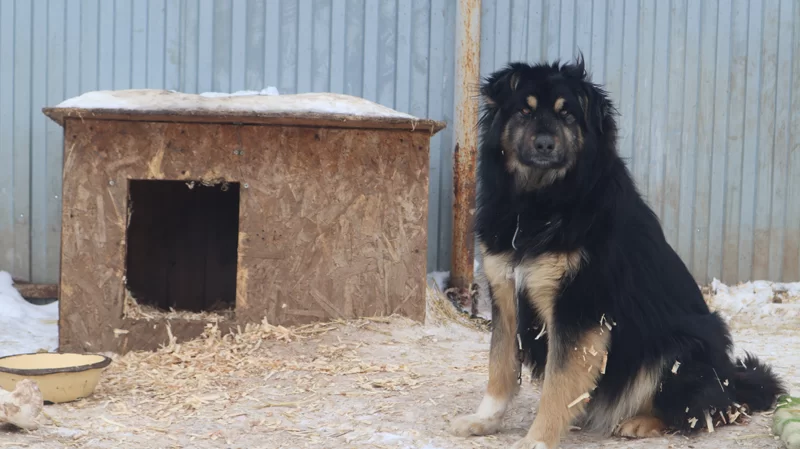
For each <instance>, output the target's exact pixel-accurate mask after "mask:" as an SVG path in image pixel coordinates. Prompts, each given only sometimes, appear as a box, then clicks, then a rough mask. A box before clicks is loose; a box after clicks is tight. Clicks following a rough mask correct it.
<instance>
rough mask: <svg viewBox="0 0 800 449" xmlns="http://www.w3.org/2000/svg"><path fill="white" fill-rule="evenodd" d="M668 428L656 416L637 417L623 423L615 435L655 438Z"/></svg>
mask: <svg viewBox="0 0 800 449" xmlns="http://www.w3.org/2000/svg"><path fill="white" fill-rule="evenodd" d="M666 428H667V426H666V425H665V424H664V421H662V420H660V419H658V418H656V417H655V416H652V415H637V416H634V417H632V418H628V419H626V420H625V421H623V422H622V424H620V425H619V427H617V429H616V430H615V431H614V434H615V435H618V436H621V437H628V438H653V437H660V436H661V435H662V434H663V433H664V429H666Z"/></svg>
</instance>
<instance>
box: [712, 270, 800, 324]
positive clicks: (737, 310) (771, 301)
mask: <svg viewBox="0 0 800 449" xmlns="http://www.w3.org/2000/svg"><path fill="white" fill-rule="evenodd" d="M707 300H708V305H709V307H710V308H711V309H712V310H715V311H717V312H719V313H720V315H722V317H723V318H724V319H725V320H726V321H729V322H734V323H738V322H739V321H742V323H741V324H747V325H759V324H760V325H778V324H785V325H790V324H791V323H793V322H797V323H798V324H800V282H792V283H780V282H769V281H752V282H745V283H741V284H737V285H733V286H728V285H725V284H723V283H722V282H720V281H719V280H717V279H714V280H713V281H712V282H711V294H710V295H709V297H708V298H707Z"/></svg>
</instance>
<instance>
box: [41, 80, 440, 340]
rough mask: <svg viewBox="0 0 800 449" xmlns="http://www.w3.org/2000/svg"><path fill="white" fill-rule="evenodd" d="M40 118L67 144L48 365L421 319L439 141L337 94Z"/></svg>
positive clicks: (82, 105)
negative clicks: (240, 332)
mask: <svg viewBox="0 0 800 449" xmlns="http://www.w3.org/2000/svg"><path fill="white" fill-rule="evenodd" d="M44 113H45V114H46V115H47V116H48V117H50V118H51V119H53V120H54V121H56V122H57V123H59V124H61V125H62V126H63V128H64V151H65V154H64V184H63V217H62V247H61V279H60V293H61V294H60V304H61V305H60V323H59V325H60V337H59V340H60V349H61V350H68V351H95V352H96V351H116V352H119V353H124V352H127V351H129V350H133V349H153V348H156V347H157V346H158V345H160V344H164V343H166V342H167V341H168V333H167V323H169V328H170V331H171V333H172V334H173V335H174V336H175V337H176V338H177V339H178V340H179V341H180V340H185V339H188V338H193V337H196V336H198V335H199V334H201V333H202V331H203V329H204V328H205V326H206V325H207V323H208V322H209V320H213V321H216V322H218V323H219V325H220V327H222V328H223V329H226V328H230V327H231V326H236V325H244V324H245V323H253V322H255V323H259V322H262V320H264V319H266V320H267V322H269V323H270V324H279V325H294V324H303V323H309V322H313V321H320V320H329V319H337V318H355V317H362V316H379V315H389V314H393V313H396V314H400V315H404V316H408V317H410V318H412V319H415V320H422V319H423V318H424V315H425V264H426V248H427V235H426V227H427V210H428V157H429V143H430V138H431V136H432V135H433V134H435V133H436V132H438V131H439V130H441V129H442V128H444V124H443V123H441V122H436V121H432V120H424V119H418V118H415V117H412V116H409V115H406V114H402V113H399V112H396V111H394V110H391V109H388V108H385V107H383V106H380V105H377V104H375V103H372V102H369V101H366V100H364V99H361V98H356V97H350V96H343V95H334V94H301V95H286V96H283V95H280V96H270V95H259V94H258V93H254V94H250V95H228V96H218V95H188V94H181V93H176V92H169V91H160V90H158V91H156V90H128V91H104V92H90V93H87V94H84V95H82V96H80V97H76V98H73V99H70V100H67V101H65V102H63V103H61V104H59V105H58V106H56V107H53V108H45V109H44Z"/></svg>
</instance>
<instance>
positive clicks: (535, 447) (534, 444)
mask: <svg viewBox="0 0 800 449" xmlns="http://www.w3.org/2000/svg"><path fill="white" fill-rule="evenodd" d="M511 449H552V448H550V446H548V445H547V444H545V443H542V442H541V441H535V440H529V439H528V438H523V439H521V440H519V441H517V442H516V443H514V445H513V446H511Z"/></svg>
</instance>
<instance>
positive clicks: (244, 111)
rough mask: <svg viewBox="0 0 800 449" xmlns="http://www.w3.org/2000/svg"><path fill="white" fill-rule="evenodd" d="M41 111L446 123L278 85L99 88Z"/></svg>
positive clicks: (370, 124)
mask: <svg viewBox="0 0 800 449" xmlns="http://www.w3.org/2000/svg"><path fill="white" fill-rule="evenodd" d="M43 111H44V113H45V114H46V115H47V116H48V117H50V118H51V119H53V120H54V121H56V122H57V123H59V124H61V125H63V124H64V119H66V118H69V117H76V118H82V119H86V118H95V119H114V120H120V119H122V120H145V121H173V122H185V121H191V122H216V123H219V122H222V123H259V124H278V125H289V126H291V125H317V126H336V127H349V128H372V129H382V128H392V129H409V130H419V131H428V132H431V133H435V132H437V131H439V130H441V129H443V128H444V126H445V124H444V123H442V122H437V121H434V120H429V119H421V118H417V117H414V116H412V115H409V114H405V113H402V112H398V111H395V110H394V109H391V108H388V107H385V106H382V105H379V104H377V103H373V102H371V101H369V100H366V99H363V98H359V97H354V96H350V95H342V94H334V93H327V92H324V93H305V94H294V95H278V92H277V90H276V89H275V88H268V89H264V90H262V91H239V92H234V93H231V94H226V93H217V92H207V93H202V94H186V93H181V92H175V91H169V90H158V89H131V90H111V91H95V92H87V93H84V94H83V95H81V96H78V97H74V98H70V99H68V100H65V101H63V102H61V103H60V104H58V105H57V106H55V107H50V108H44V109H43Z"/></svg>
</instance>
